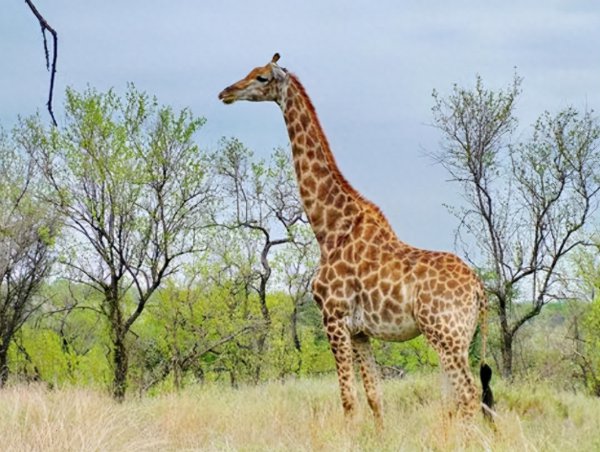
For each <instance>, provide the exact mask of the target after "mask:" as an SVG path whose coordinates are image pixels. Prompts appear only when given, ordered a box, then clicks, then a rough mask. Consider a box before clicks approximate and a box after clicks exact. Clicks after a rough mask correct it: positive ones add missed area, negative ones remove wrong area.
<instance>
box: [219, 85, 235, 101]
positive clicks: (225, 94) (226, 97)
mask: <svg viewBox="0 0 600 452" xmlns="http://www.w3.org/2000/svg"><path fill="white" fill-rule="evenodd" d="M231 91H232V89H231V86H228V87H227V88H225V89H224V90H223V91H221V92H220V93H219V99H220V100H222V101H223V103H225V104H230V103H232V102H233V101H234V100H235V95H234V94H233V93H232V92H231Z"/></svg>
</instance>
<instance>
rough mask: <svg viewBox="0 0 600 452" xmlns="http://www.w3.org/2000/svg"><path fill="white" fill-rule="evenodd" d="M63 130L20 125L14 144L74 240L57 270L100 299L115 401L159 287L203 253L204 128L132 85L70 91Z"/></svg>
mask: <svg viewBox="0 0 600 452" xmlns="http://www.w3.org/2000/svg"><path fill="white" fill-rule="evenodd" d="M66 97H67V101H66V107H65V110H66V125H65V127H64V129H62V130H58V129H51V130H45V129H44V127H43V126H42V125H41V124H40V122H39V120H37V119H36V118H33V119H30V120H27V121H25V122H24V123H23V124H22V128H21V137H22V138H21V140H22V142H23V144H24V145H25V147H26V148H27V149H28V150H29V152H30V153H31V155H32V156H34V158H35V159H36V161H37V164H38V167H39V168H40V170H41V171H42V173H43V176H44V178H45V180H46V181H47V183H48V184H49V185H50V188H51V191H52V193H51V194H52V196H49V197H48V200H49V202H51V203H52V206H53V207H54V208H55V209H56V210H57V211H58V212H60V213H61V214H62V215H63V216H64V218H65V221H66V227H67V228H68V229H69V231H70V232H71V233H72V234H70V235H69V236H67V238H66V240H65V241H64V243H63V256H62V258H61V262H62V263H63V264H64V265H65V268H66V269H68V270H69V272H70V278H71V279H72V280H73V281H75V282H77V283H80V284H85V285H88V286H90V287H91V288H93V289H94V290H95V291H97V292H98V293H99V294H101V303H100V309H101V311H102V313H103V314H104V315H105V317H106V318H107V320H108V325H109V329H110V336H111V344H112V345H111V347H112V363H113V371H114V375H113V390H112V391H113V395H114V397H115V398H116V399H118V400H121V399H123V397H124V395H125V391H126V387H127V372H128V346H127V340H128V334H129V332H130V331H131V328H132V326H133V324H134V323H135V322H136V320H137V319H138V318H139V317H140V315H141V314H142V312H143V311H144V309H145V308H146V305H147V304H148V302H149V300H150V298H151V297H152V295H153V294H154V293H155V291H156V290H157V289H158V288H159V286H160V284H161V283H162V281H163V280H164V279H165V278H166V277H167V276H169V275H171V274H173V273H174V272H175V271H176V270H177V268H178V265H179V263H180V262H181V261H182V258H183V257H184V256H186V255H189V254H190V253H193V252H195V251H197V250H198V249H199V248H200V247H201V246H202V242H201V237H202V234H201V230H202V228H203V227H204V225H205V223H204V218H205V215H206V213H207V208H208V206H209V205H210V199H211V190H210V187H209V184H208V178H207V174H206V163H205V159H204V156H203V154H202V153H201V152H200V151H199V149H198V146H197V145H196V144H195V143H194V141H193V137H194V134H195V133H196V132H197V131H198V129H199V128H200V127H201V126H202V124H203V123H204V120H203V119H198V118H195V117H194V116H193V115H192V114H191V113H190V111H189V110H187V109H184V110H182V111H180V112H179V113H175V112H173V111H172V109H171V108H168V107H164V106H158V104H157V101H156V99H150V98H149V97H148V96H147V95H146V94H144V93H140V92H138V91H137V90H136V89H135V87H133V85H131V86H130V87H129V89H128V91H127V94H126V96H125V99H124V100H122V99H120V98H119V97H118V96H117V95H116V94H115V93H114V91H112V90H110V91H108V92H107V93H98V92H96V91H94V90H92V89H88V90H87V91H85V92H84V93H77V92H75V91H73V90H67V93H66Z"/></svg>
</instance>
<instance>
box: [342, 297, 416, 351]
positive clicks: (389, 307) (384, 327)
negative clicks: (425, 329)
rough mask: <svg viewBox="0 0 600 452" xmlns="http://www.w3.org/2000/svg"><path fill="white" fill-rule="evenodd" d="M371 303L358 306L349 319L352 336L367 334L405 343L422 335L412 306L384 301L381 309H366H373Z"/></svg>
mask: <svg viewBox="0 0 600 452" xmlns="http://www.w3.org/2000/svg"><path fill="white" fill-rule="evenodd" d="M369 301H370V300H369ZM369 301H367V302H366V303H359V304H357V306H356V307H355V308H354V313H353V315H352V316H349V317H348V319H347V323H348V327H349V330H350V333H351V334H352V335H356V334H366V335H367V336H369V337H373V338H375V339H381V340H384V341H393V342H403V341H408V340H410V339H413V338H415V337H417V336H418V335H420V334H421V332H420V331H419V327H418V326H417V323H416V321H415V319H414V318H413V316H412V309H411V306H410V305H408V304H404V305H400V304H398V303H397V302H394V301H393V300H391V299H390V300H384V302H383V303H382V304H381V307H380V309H377V310H375V309H373V308H371V309H366V308H365V305H366V306H367V307H372V303H369Z"/></svg>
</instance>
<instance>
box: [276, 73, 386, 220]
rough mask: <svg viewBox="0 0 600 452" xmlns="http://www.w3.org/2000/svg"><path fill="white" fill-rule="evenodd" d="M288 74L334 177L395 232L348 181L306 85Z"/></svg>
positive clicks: (376, 209) (377, 207)
mask: <svg viewBox="0 0 600 452" xmlns="http://www.w3.org/2000/svg"><path fill="white" fill-rule="evenodd" d="M288 74H289V77H290V79H291V80H292V83H294V85H295V86H296V89H297V90H298V92H299V93H300V95H301V96H302V98H303V99H304V100H305V102H306V106H307V108H308V110H309V112H310V113H311V114H312V116H313V118H314V124H315V125H316V129H317V136H318V138H319V141H320V142H321V143H322V145H323V146H325V148H326V151H327V152H325V153H324V154H325V158H326V159H327V164H328V166H329V168H330V169H331V171H332V175H333V177H334V178H336V179H337V180H338V181H339V183H340V185H341V186H342V187H343V188H344V189H345V190H346V191H347V192H348V193H350V194H351V195H352V196H353V197H354V198H355V199H356V200H357V201H359V202H360V204H362V205H363V206H364V207H366V209H367V210H368V211H369V212H370V213H372V214H373V217H374V218H375V219H376V220H377V222H378V223H379V224H381V225H382V226H385V227H386V228H387V229H389V230H390V231H392V232H393V230H392V227H391V225H390V223H389V221H388V219H387V218H386V216H385V214H384V213H383V212H382V210H381V208H380V207H379V206H377V205H376V204H374V203H373V202H372V201H370V200H368V199H367V198H365V197H364V196H363V195H362V194H361V193H360V192H359V191H358V190H356V189H355V188H354V187H353V186H352V184H350V182H348V179H346V177H345V176H344V175H343V174H342V172H341V171H340V169H339V167H338V165H337V162H336V160H335V157H334V155H333V153H332V152H331V147H330V146H329V141H328V140H327V136H326V135H325V132H324V131H323V127H322V126H321V121H320V120H319V115H318V114H317V110H316V109H315V106H314V105H313V103H312V100H311V99H310V97H309V95H308V94H307V93H306V89H305V88H304V85H302V83H301V82H300V79H298V76H297V75H296V74H293V73H291V72H290V73H288Z"/></svg>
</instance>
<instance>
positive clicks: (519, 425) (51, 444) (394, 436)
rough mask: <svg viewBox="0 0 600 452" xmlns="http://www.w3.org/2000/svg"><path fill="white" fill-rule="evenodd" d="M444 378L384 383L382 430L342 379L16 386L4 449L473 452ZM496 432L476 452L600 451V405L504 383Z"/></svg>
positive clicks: (9, 395)
mask: <svg viewBox="0 0 600 452" xmlns="http://www.w3.org/2000/svg"><path fill="white" fill-rule="evenodd" d="M439 383H440V377H439V375H438V374H436V373H434V374H430V375H425V376H417V375H414V376H410V377H408V378H406V379H403V380H395V381H387V382H385V384H384V396H385V407H386V421H385V429H384V431H383V432H381V433H378V432H377V431H376V429H375V428H374V425H373V422H372V419H371V417H370V413H369V411H368V407H367V404H366V402H365V400H364V398H362V397H361V405H360V410H359V411H360V413H359V416H358V419H357V421H356V422H355V423H354V424H352V425H350V426H347V425H346V424H345V420H344V416H343V413H342V409H341V406H340V402H339V396H338V388H337V382H336V381H335V378H334V377H333V376H328V377H322V378H313V379H300V380H295V381H288V382H285V383H275V382H274V383H268V384H264V385H260V386H253V387H244V388H241V389H231V388H229V387H224V386H220V385H204V386H196V387H193V388H188V389H186V390H184V391H183V392H181V393H171V394H163V395H159V396H155V397H143V398H135V397H131V398H129V399H128V400H126V401H125V402H124V403H122V404H119V403H116V402H114V401H113V400H112V399H111V398H110V397H109V396H108V395H106V394H104V393H102V392H100V391H94V390H91V389H76V388H64V389H57V390H48V389H45V388H44V387H42V386H36V385H30V386H25V385H13V386H9V387H7V388H5V389H3V390H2V391H0V438H2V445H1V448H2V450H4V451H21V450H28V451H38V450H40V451H41V450H43V451H91V450H101V451H121V450H122V451H125V450H127V451H154V450H160V451H169V450H203V451H212V450H215V451H217V450H219V451H220V450H242V451H262V450H269V451H277V450H282V451H283V450H294V451H312V450H326V451H338V450H339V451H342V450H343V451H363V450H364V451H367V450H369V451H371V450H373V451H398V450H400V451H404V450H407V451H412V450H434V451H446V450H457V449H459V450H460V449H465V448H464V447H463V446H462V444H463V443H462V440H461V436H460V434H459V430H458V429H457V427H456V425H453V424H452V423H451V422H450V421H448V420H447V419H446V418H445V417H444V415H443V413H444V412H445V410H444V405H443V402H442V397H441V391H440V384H439ZM494 388H495V391H496V396H497V400H498V405H497V409H498V413H499V417H498V419H497V420H496V426H497V429H496V431H494V430H492V429H491V428H489V427H488V426H487V425H486V424H485V423H484V422H483V421H482V420H481V419H479V418H478V421H477V427H476V432H475V433H474V435H473V439H472V440H471V443H470V444H469V445H468V446H467V447H466V450H498V451H536V450H539V451H597V450H600V435H599V434H598V433H599V432H600V401H599V400H598V399H595V398H592V397H589V396H585V395H581V394H574V393H567V392H557V391H555V390H553V388H552V387H550V386H547V385H544V384H539V385H536V386H534V385H532V384H519V383H515V384H512V385H510V386H509V385H507V384H505V383H503V382H499V381H497V380H496V382H495V385H494Z"/></svg>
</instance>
